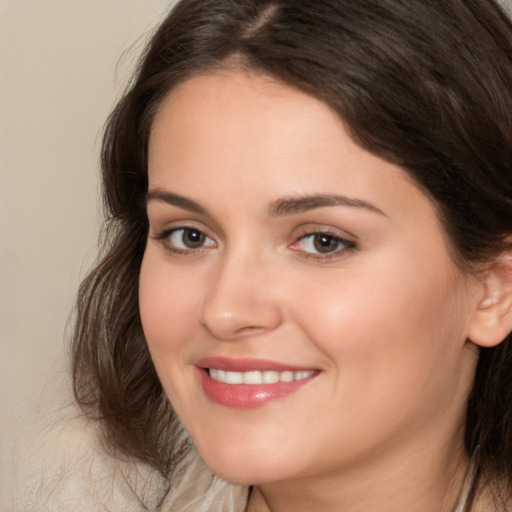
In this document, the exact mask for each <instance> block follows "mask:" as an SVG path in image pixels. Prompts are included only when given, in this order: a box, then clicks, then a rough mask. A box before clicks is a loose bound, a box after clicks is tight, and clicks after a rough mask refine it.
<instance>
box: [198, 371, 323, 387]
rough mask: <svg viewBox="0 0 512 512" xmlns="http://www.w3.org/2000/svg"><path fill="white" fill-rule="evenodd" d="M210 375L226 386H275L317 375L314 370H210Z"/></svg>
mask: <svg viewBox="0 0 512 512" xmlns="http://www.w3.org/2000/svg"><path fill="white" fill-rule="evenodd" d="M208 373H209V375H210V377H211V378H212V379H213V380H217V381H219V382H225V383H226V384H249V385H251V384H253V385H254V384H275V383H276V382H293V381H296V380H304V379H309V377H312V376H313V375H314V374H315V371H314V370H302V371H298V372H292V371H289V370H287V371H284V372H276V371H264V372H259V371H252V372H227V371H224V370H217V369H215V368H209V370H208Z"/></svg>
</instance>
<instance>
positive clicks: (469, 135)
mask: <svg viewBox="0 0 512 512" xmlns="http://www.w3.org/2000/svg"><path fill="white" fill-rule="evenodd" d="M222 68H240V69H250V70H253V71H256V72H261V73H264V74H266V75H269V76H271V77H274V78H275V79H277V80H280V81H282V82H284V83H286V84H290V85H292V86H294V87H296V88H298V89H300V90H302V91H304V92H306V93H308V94H310V95H312V96H314V97H316V98H318V99H320V100H322V101H323V102H325V103H326V104H327V105H329V106H330V107H331V108H332V109H333V110H334V111H335V112H337V113H338V115H339V117H340V118H341V119H342V121H343V122H344V124H345V126H346V127H347V129H348V131H349V133H350V136H351V137H352V139H353V140H354V141H355V142H356V143H357V144H359V145H360V146H361V147H362V148H364V149H366V150H367V151H369V152H371V153H373V154H375V155H377V156H379V157H381V158H383V159H385V160H387V161H390V162H392V163H395V164H398V165H400V166H401V167H402V168H403V169H404V170H405V171H406V172H407V173H408V174H409V176H410V177H411V178H412V179H413V180H414V182H415V183H416V185H417V186H418V187H419V188H420V189H421V190H422V191H423V192H424V193H425V194H426V195H427V196H428V197H429V198H430V199H431V201H432V203H433V204H434V206H435V209H436V211H437V214H438V216H439V219H440V221H441V223H442V226H443V228H444V230H445V232H446V235H447V240H448V244H449V246H450V248H451V250H452V254H453V258H454V260H455V261H456V263H457V264H458V265H459V266H460V267H461V268H463V269H464V270H465V271H467V272H476V271H477V270H476V269H477V268H478V265H479V264H481V263H482V262H485V261H488V260H490V259H492V258H493V257H495V256H496V255H497V254H498V253H500V252H501V251H503V250H506V249H507V250H509V249H510V247H509V246H508V245H507V242H510V235H511V234H512V23H511V21H510V20H509V18H508V17H507V15H506V14H505V13H504V11H503V10H502V9H501V8H500V6H499V5H498V3H496V2H495V1H493V0H357V1H354V0H315V1H311V0H182V1H180V2H179V3H178V4H177V5H176V6H175V7H174V8H173V9H172V10H171V11H170V13H169V14H168V16H167V17H166V18H165V19H164V20H163V21H162V23H161V25H160V26H159V28H158V29H157V30H156V32H155V33H154V35H153V36H152V38H151V40H150V41H149V44H148V45H147V47H146V50H145V52H144V54H143V55H142V57H141V59H140V62H139V65H138V68H137V70H136V73H135V75H134V78H133V79H132V82H131V83H130V85H129V87H128V89H127V91H126V93H125V95H124V96H123V97H122V98H121V99H120V101H119V102H118V104H117V106H116V107H115V109H114V111H113V112H112V114H111V115H110V117H109V119H108V121H107V124H106V127H105V132H104V138H103V146H102V155H101V168H102V179H103V182H102V183H103V204H104V211H105V222H104V228H103V237H102V247H101V251H100V256H99V259H98V262H97V264H96V265H95V266H94V268H93V269H92V270H91V271H90V273H89V275H88V276H87V277H86V279H85V280H84V281H83V283H82V285H81V287H80V290H79V294H78V300H77V306H76V314H75V328H74V332H73V335H72V342H71V351H72V372H73V379H74V380H73V383H74V393H75V397H76V400H77V402H78V403H79V404H80V406H81V407H82V409H83V410H84V412H85V413H86V414H88V415H89V416H92V417H94V418H96V419H98V420H99V421H100V422H101V424H102V432H103V433H104V438H105V443H106V446H107V447H109V448H110V449H111V450H113V451H115V453H116V454H117V455H119V456H124V457H130V458H135V459H138V460H141V461H144V462H146V463H149V464H150V465H152V466H154V467H155V468H157V469H158V470H159V471H160V472H161V473H162V474H164V475H170V474H171V473H172V471H173V468H174V467H175V464H176V462H177V461H179V460H180V458H181V457H182V456H183V454H184V453H185V452H186V450H187V449H188V447H187V445H186V443H184V442H182V441H180V439H182V437H180V431H181V427H180V424H179V420H178V419H177V418H176V416H175V414H174V412H173V409H172V406H171V404H170V403H169V401H168V399H167V397H166V396H165V393H164V391H163V389H162V386H161V384H160V382H159V379H158V376H157V374H156V371H155V368H154V366H153V363H152V361H151V357H150V354H149V351H148V348H147V344H146V341H145V338H144V333H143V330H142V326H141V321H140V316H139V308H138V279H139V269H140V265H141V261H142V257H143V254H144V249H145V244H146V238H147V234H148V221H147V217H146V211H145V196H146V193H147V183H148V180H147V149H148V139H149V136H150V129H151V124H152V120H153V118H154V116H155V114H156V113H157V112H158V109H159V107H160V105H161V103H162V101H163V100H164V98H166V96H167V95H168V94H169V93H170V92H171V91H172V90H173V88H174V87H176V86H177V85H178V84H180V83H182V82H183V81H185V80H187V79H188V78H190V77H192V76H194V75H197V74H200V73H202V72H208V71H211V70H215V69H222ZM240 172H243V170H241V171H240ZM418 243H421V233H418ZM169 286H172V283H169ZM176 293H179V290H176ZM390 321H395V320H393V319H390ZM465 442H466V447H467V450H468V452H469V453H470V454H473V453H474V452H475V450H477V449H478V451H479V457H480V461H481V465H480V467H481V471H482V473H483V474H488V475H493V477H494V478H495V477H498V480H499V481H500V482H502V483H503V487H502V489H509V487H510V482H511V480H512V339H511V337H510V336H509V337H508V338H507V339H506V340H505V341H504V342H502V343H501V344H499V345H498V346H496V347H493V348H483V349H480V355H479V362H478V367H477V370H476V375H475V381H474V385H473V389H472V391H471V394H470V396H469V397H468V405H467V418H466V425H465ZM507 492H508V491H507Z"/></svg>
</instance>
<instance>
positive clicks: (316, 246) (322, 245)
mask: <svg viewBox="0 0 512 512" xmlns="http://www.w3.org/2000/svg"><path fill="white" fill-rule="evenodd" d="M294 249H295V250H298V251H300V252H301V253H303V254H305V255H307V256H308V257H309V256H311V257H315V256H316V257H317V258H321V257H324V258H327V257H329V256H336V255H339V256H341V255H342V254H344V253H346V252H350V251H353V250H355V249H356V244H355V242H352V241H351V240H346V239H345V238H342V237H340V236H338V235H335V234H333V233H329V232H328V231H327V232H322V231H319V232H317V233H309V234H307V235H304V236H302V237H301V238H299V240H297V242H295V244H294Z"/></svg>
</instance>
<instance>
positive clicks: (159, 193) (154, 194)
mask: <svg viewBox="0 0 512 512" xmlns="http://www.w3.org/2000/svg"><path fill="white" fill-rule="evenodd" d="M150 201H163V202H164V203H167V204H170V205H172V206H177V207H179V208H183V209H184V210H188V211H190V212H193V213H197V214H199V215H208V210H207V209H206V208H204V207H203V206H201V205H200V204H199V203H196V202H195V201H193V200H192V199H188V198H187V197H183V196H180V195H178V194H173V193H172V192H167V191H166V190H162V189H158V188H157V189H154V190H150V191H148V193H147V194H146V204H148V203H149V202H150Z"/></svg>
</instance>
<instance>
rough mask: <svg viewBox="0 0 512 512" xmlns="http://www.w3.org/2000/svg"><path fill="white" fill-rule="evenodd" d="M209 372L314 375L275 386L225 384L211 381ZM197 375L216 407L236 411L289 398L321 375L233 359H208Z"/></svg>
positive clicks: (199, 365) (271, 363)
mask: <svg viewBox="0 0 512 512" xmlns="http://www.w3.org/2000/svg"><path fill="white" fill-rule="evenodd" d="M207 368H216V369H218V370H225V371H233V372H250V371H277V372H284V371H294V372H295V371H307V370H315V374H314V375H312V376H311V377H308V378H306V379H303V380H297V381H292V382H276V383H274V384H250V385H249V384H226V383H224V382H219V381H217V380H214V379H212V378H211V377H210V376H209V375H208V372H207ZM196 373H197V376H198V378H199V381H200V383H201V386H202V388H203V391H204V393H205V395H206V396H207V397H208V398H209V399H210V400H212V401H214V402H216V403H217V404H220V405H224V406H226V407H231V408H236V409H254V408H256V407H262V406H264V405H265V404H267V403H270V402H273V401H274V400H279V399H283V398H286V397H287V396H289V395H291V394H293V393H295V392H296V391H297V390H298V389H299V388H301V387H302V386H304V385H306V384H308V383H310V382H312V381H313V380H314V379H315V378H316V377H317V376H318V373H319V372H318V371H316V369H314V368H308V367H301V366H293V365H289V364H283V363H279V362H276V361H270V360H267V359H231V358H225V357H206V358H203V359H201V360H199V361H198V362H197V363H196Z"/></svg>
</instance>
